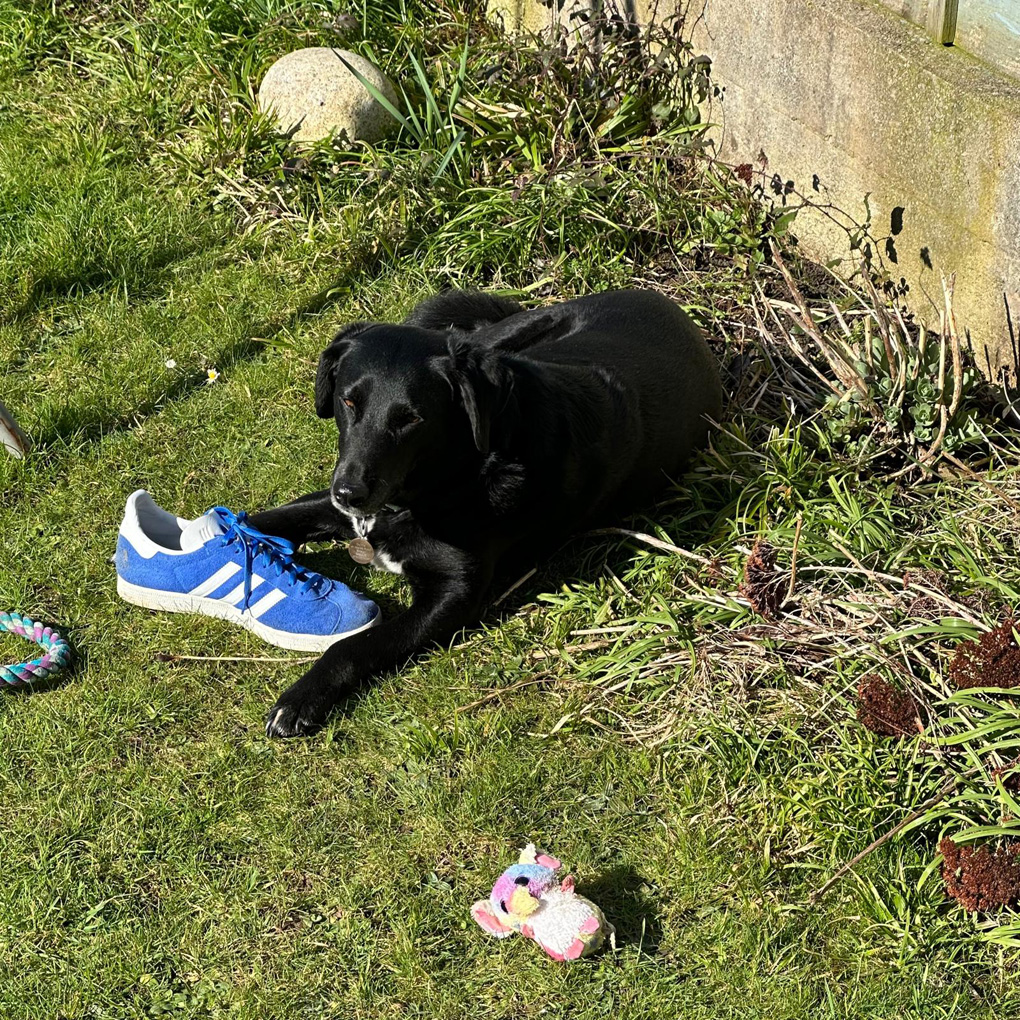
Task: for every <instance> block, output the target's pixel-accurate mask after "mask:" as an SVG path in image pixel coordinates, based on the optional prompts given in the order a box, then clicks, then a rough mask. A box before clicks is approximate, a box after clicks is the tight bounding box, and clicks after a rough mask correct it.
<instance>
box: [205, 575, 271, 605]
mask: <svg viewBox="0 0 1020 1020" xmlns="http://www.w3.org/2000/svg"><path fill="white" fill-rule="evenodd" d="M264 581H265V578H264V577H259V575H258V574H252V575H251V588H250V589H249V591H254V590H255V589H256V588H257V587H258V586H259V585H260V584H262V583H263V582H264ZM243 600H244V581H242V582H241V583H240V584H239V585H238V586H237V587H236V588H233V589H231V590H230V591H228V592H227V594H226V595H224V596H223V597H222V598H219V599H217V600H216V601H217V602H229V603H230V604H231V605H232V606H237V608H238V609H240V608H241V607H240V605H239V603H240V602H242V601H243Z"/></svg>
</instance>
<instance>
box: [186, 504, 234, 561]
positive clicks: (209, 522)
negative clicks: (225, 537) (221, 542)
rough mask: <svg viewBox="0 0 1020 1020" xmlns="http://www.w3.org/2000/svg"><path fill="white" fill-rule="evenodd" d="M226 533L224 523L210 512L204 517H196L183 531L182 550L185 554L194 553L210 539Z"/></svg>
mask: <svg viewBox="0 0 1020 1020" xmlns="http://www.w3.org/2000/svg"><path fill="white" fill-rule="evenodd" d="M224 531H226V528H224V527H223V523H222V522H221V521H220V519H219V517H217V516H216V514H215V513H213V511H212V510H210V511H209V513H207V514H204V515H203V516H202V517H196V518H195V519H194V520H193V521H189V522H188V524H186V525H185V526H184V528H183V529H182V531H181V549H182V551H184V552H194V551H195V550H196V549H199V548H201V547H202V546H203V545H205V543H206V542H208V541H209V539H210V538H215V537H216V536H217V535H222V534H223V532H224Z"/></svg>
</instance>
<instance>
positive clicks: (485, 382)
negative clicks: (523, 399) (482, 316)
mask: <svg viewBox="0 0 1020 1020" xmlns="http://www.w3.org/2000/svg"><path fill="white" fill-rule="evenodd" d="M448 351H449V355H448V357H447V359H446V365H445V373H446V377H447V379H448V380H449V382H450V385H451V387H452V388H453V391H454V393H455V394H456V395H457V397H458V398H459V400H460V403H461V406H462V407H463V408H464V411H465V412H466V413H467V417H468V421H469V422H470V423H471V435H472V437H473V439H474V441H475V446H476V447H477V448H478V452H479V453H481V454H482V456H488V453H489V439H490V435H491V431H492V420H493V418H494V417H495V415H496V413H497V411H498V410H499V409H500V407H502V405H503V404H505V403H506V400H507V397H508V393H507V392H506V390H507V387H508V385H509V384H508V382H507V380H506V379H505V373H504V372H503V371H502V368H501V366H500V364H499V359H498V356H497V355H495V354H494V353H493V352H492V351H491V350H488V349H486V348H484V347H479V346H478V345H476V344H470V343H466V342H465V341H463V340H461V339H458V338H457V337H451V338H450V341H449V344H448Z"/></svg>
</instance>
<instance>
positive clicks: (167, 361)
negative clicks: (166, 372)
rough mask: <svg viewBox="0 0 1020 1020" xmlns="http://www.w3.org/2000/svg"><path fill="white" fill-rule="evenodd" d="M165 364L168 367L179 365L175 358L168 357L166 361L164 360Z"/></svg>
mask: <svg viewBox="0 0 1020 1020" xmlns="http://www.w3.org/2000/svg"><path fill="white" fill-rule="evenodd" d="M163 364H164V365H165V366H166V367H167V368H176V367H177V362H176V361H174V359H173V358H167V359H166V361H164V362H163Z"/></svg>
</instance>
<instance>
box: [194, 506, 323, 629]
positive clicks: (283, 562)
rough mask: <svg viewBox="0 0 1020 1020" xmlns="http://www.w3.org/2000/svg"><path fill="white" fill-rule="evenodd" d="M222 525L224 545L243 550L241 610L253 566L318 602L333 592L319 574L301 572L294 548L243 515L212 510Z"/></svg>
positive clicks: (290, 543)
mask: <svg viewBox="0 0 1020 1020" xmlns="http://www.w3.org/2000/svg"><path fill="white" fill-rule="evenodd" d="M213 513H215V514H216V516H217V517H218V518H219V520H220V523H221V524H222V525H223V528H224V532H223V542H222V544H223V545H232V544H233V543H234V542H240V544H241V547H242V548H243V549H244V608H245V609H247V608H248V600H249V599H250V598H251V578H252V574H253V573H254V568H255V565H256V563H258V564H259V565H260V566H263V567H265V568H268V569H272V570H273V572H274V574H275V576H276V577H280V576H286V578H287V586H288V587H290V588H293V587H294V585H296V584H300V585H301V593H302V594H304V593H305V592H308V591H313V592H315V594H316V595H317V596H319V597H320V598H321V597H322V596H323V595H328V594H329V592H330V591H332V589H333V582H332V581H331V580H330V579H329V578H328V577H323V576H322V574H316V573H315V572H314V571H311V570H304V569H302V568H301V567H299V566H298V565H297V564H296V563H295V562H294V551H295V550H294V544H293V543H292V542H288V541H287V539H285V538H279V537H277V536H276V535H267V534H266V533H265V532H262V531H259V529H258V528H256V527H253V526H252V525H251V524H249V523H248V515H247V514H246V513H240V514H235V513H232V512H231V511H230V510H228V509H227V508H226V507H225V506H216V507H213Z"/></svg>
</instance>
